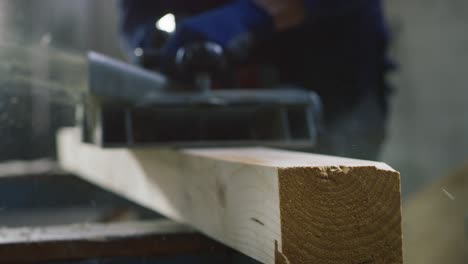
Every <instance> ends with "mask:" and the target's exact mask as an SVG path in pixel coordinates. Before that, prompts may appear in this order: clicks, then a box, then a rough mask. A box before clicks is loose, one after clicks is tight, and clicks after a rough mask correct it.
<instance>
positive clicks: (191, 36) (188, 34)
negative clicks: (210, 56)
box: [162, 0, 274, 59]
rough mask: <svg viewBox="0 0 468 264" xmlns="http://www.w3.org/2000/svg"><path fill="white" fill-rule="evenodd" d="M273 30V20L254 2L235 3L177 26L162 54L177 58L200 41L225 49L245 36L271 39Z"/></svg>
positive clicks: (239, 0)
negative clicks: (188, 47) (268, 36)
mask: <svg viewBox="0 0 468 264" xmlns="http://www.w3.org/2000/svg"><path fill="white" fill-rule="evenodd" d="M273 30H274V24H273V19H272V17H271V16H270V15H269V14H268V13H267V12H266V11H265V10H263V9H261V8H260V7H258V6H257V5H256V4H254V3H253V2H252V1H251V0H236V1H234V2H232V3H230V4H227V5H224V6H222V7H220V8H217V9H214V10H211V11H207V12H205V13H202V14H200V15H197V16H194V17H191V18H188V19H186V20H184V21H182V22H181V23H179V24H177V29H176V32H175V34H174V35H173V36H172V37H171V38H170V39H169V41H168V42H167V43H166V45H165V46H164V47H163V49H162V53H163V55H164V57H165V58H166V59H170V58H174V57H175V55H176V53H177V50H178V49H179V48H181V47H182V46H184V45H185V44H188V43H192V42H197V41H209V42H215V43H217V44H219V45H221V47H223V48H226V47H228V46H229V45H231V43H232V42H233V41H235V40H236V38H238V37H241V36H242V35H244V34H253V35H257V36H258V35H263V34H265V35H268V34H270V33H272V32H273Z"/></svg>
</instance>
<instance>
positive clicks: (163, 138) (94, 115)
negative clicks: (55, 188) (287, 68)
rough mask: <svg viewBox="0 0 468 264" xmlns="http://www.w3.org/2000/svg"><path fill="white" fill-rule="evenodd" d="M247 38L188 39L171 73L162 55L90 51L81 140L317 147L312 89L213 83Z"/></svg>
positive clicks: (317, 108)
mask: <svg viewBox="0 0 468 264" xmlns="http://www.w3.org/2000/svg"><path fill="white" fill-rule="evenodd" d="M245 43H246V41H245V40H244V41H243V45H236V46H237V51H236V50H235V49H232V50H231V51H229V52H227V51H225V50H223V49H222V48H221V47H220V46H219V45H217V44H216V43H210V42H198V43H191V44H188V45H186V46H184V47H182V48H181V49H180V50H178V52H177V56H176V58H174V59H173V61H171V63H170V65H171V66H170V67H168V68H171V69H173V74H168V73H162V72H158V71H157V70H156V69H158V66H159V65H160V64H162V63H166V65H168V64H167V61H165V62H164V61H161V60H162V59H161V58H160V57H159V55H158V52H149V51H145V52H144V53H143V54H144V56H142V58H141V61H140V64H141V65H143V66H145V68H146V69H145V68H143V67H139V66H136V65H132V64H128V63H124V62H120V61H117V60H114V59H111V58H109V57H106V56H104V55H101V54H98V53H95V52H90V53H89V54H88V62H89V85H88V89H87V92H86V94H85V95H84V100H83V107H82V109H83V111H82V114H80V115H79V118H78V121H79V123H80V124H81V127H82V136H83V141H84V142H88V143H93V144H97V145H100V146H102V147H144V146H161V147H175V148H179V147H223V146H269V147H279V148H287V149H311V148H313V147H314V146H315V145H316V143H317V137H318V132H319V127H320V115H321V113H320V112H321V103H320V98H319V96H318V95H317V94H316V93H315V92H313V91H309V90H305V89H301V88H298V87H293V86H288V85H279V86H277V87H269V88H266V89H265V88H262V89H260V88H245V87H243V88H236V87H229V88H225V87H221V88H219V87H216V89H215V88H214V86H215V85H214V83H213V81H212V80H213V76H214V75H215V74H218V73H219V72H221V71H224V72H229V70H230V69H231V68H230V66H229V65H230V63H231V62H232V61H235V59H232V58H233V57H235V58H237V59H238V58H239V57H241V56H245V52H239V50H242V49H244V50H246V48H245V47H246V46H247V45H245ZM239 47H241V48H239ZM227 54H229V56H228V55H227ZM233 54H234V55H233ZM230 58H231V59H230Z"/></svg>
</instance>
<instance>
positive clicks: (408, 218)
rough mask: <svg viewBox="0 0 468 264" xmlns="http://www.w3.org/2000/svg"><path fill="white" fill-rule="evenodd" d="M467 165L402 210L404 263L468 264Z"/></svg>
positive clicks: (409, 201) (434, 185)
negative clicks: (467, 221)
mask: <svg viewBox="0 0 468 264" xmlns="http://www.w3.org/2000/svg"><path fill="white" fill-rule="evenodd" d="M467 201H468V164H467V165H465V166H463V167H462V168H460V169H458V170H456V171H454V172H453V173H450V174H449V175H447V176H445V177H442V178H441V179H440V180H437V181H435V182H434V183H432V184H430V185H429V186H427V187H425V188H424V189H423V190H421V191H420V192H418V193H416V194H414V195H413V196H412V197H410V198H409V199H408V200H407V201H406V202H405V204H404V206H403V234H404V236H405V240H404V249H405V250H404V253H405V254H404V260H405V262H406V263H411V264H413V263H414V264H438V263H450V264H466V263H468V233H467V231H468V229H467V228H468V226H465V223H464V222H465V219H467V217H468V203H467Z"/></svg>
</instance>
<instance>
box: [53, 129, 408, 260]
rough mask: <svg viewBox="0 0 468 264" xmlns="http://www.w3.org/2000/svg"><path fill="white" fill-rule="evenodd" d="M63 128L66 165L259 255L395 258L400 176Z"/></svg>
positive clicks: (260, 151) (386, 170) (299, 157)
mask: <svg viewBox="0 0 468 264" xmlns="http://www.w3.org/2000/svg"><path fill="white" fill-rule="evenodd" d="M78 138H79V135H78V130H74V129H65V130H62V131H61V132H60V133H59V136H58V143H59V144H58V145H59V157H60V162H61V164H62V165H63V166H64V167H65V168H66V169H68V170H71V171H74V172H76V173H78V174H79V175H80V176H81V177H83V178H85V179H87V180H89V181H91V182H94V183H95V184H97V185H100V186H102V187H104V188H107V189H109V190H112V191H114V192H116V193H118V194H121V195H123V196H125V197H127V198H129V199H131V200H134V201H135V202H137V203H140V204H142V205H144V206H146V207H148V208H152V209H154V210H157V211H158V212H160V213H162V214H164V215H166V216H168V217H169V218H172V219H174V220H176V221H179V222H182V223H185V224H188V225H191V226H193V227H195V228H196V229H198V230H200V231H201V232H203V233H204V234H206V235H208V236H210V237H212V238H214V239H216V240H218V241H221V242H223V243H225V244H226V245H228V246H230V247H232V248H234V249H237V250H239V251H241V252H242V253H244V254H246V255H248V256H251V257H253V258H254V259H257V260H259V261H261V262H264V263H401V262H402V237H401V202H400V178H399V174H398V173H397V172H395V171H394V170H393V169H391V168H390V167H389V166H387V165H385V164H383V163H378V162H370V161H361V160H352V159H344V158H336V157H331V156H323V155H313V154H304V153H299V152H289V151H280V150H273V149H266V148H233V149H191V150H188V149H186V150H161V149H151V148H148V149H138V150H130V149H100V148H98V147H95V146H91V145H86V144H82V143H81V142H79V140H78Z"/></svg>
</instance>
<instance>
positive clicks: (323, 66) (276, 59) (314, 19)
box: [121, 0, 389, 118]
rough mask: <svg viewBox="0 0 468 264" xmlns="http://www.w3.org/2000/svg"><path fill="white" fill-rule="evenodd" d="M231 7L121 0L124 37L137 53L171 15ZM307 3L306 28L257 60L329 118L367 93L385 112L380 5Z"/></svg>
mask: <svg viewBox="0 0 468 264" xmlns="http://www.w3.org/2000/svg"><path fill="white" fill-rule="evenodd" d="M285 1H286V0H285ZM227 2H230V1H223V0H203V1H193V0H159V1H158V0H137V1H135V0H122V1H121V7H122V20H121V30H122V36H123V37H124V39H125V41H126V42H127V43H128V45H129V48H130V49H132V48H135V47H138V45H139V44H140V43H141V42H142V41H144V38H145V35H146V34H147V31H145V29H147V30H151V29H152V28H153V25H154V22H155V21H156V20H157V18H159V17H161V16H162V15H164V14H166V13H168V12H171V13H175V14H184V15H191V14H197V13H200V12H203V11H206V10H208V9H211V8H216V7H217V6H220V5H222V4H225V3H227ZM305 2H306V3H309V4H308V7H309V8H310V10H308V11H309V12H308V13H309V16H308V18H307V20H306V22H305V23H303V24H302V25H301V26H298V27H295V28H292V29H290V30H287V31H285V32H282V33H277V34H275V35H274V36H272V37H271V38H270V39H268V41H265V43H263V44H262V45H261V46H260V47H259V48H258V50H257V52H256V54H255V57H256V58H257V59H258V60H260V61H262V62H265V63H270V64H272V65H275V66H276V67H277V68H278V69H279V74H280V79H281V81H282V82H284V83H289V84H295V85H298V86H302V87H304V88H307V89H311V90H315V91H317V92H318V93H319V94H320V96H321V97H322V99H323V101H324V107H325V113H326V114H327V115H331V116H329V118H333V115H340V113H344V112H346V111H347V109H349V107H352V106H353V104H356V103H357V102H358V101H359V98H361V97H362V96H364V95H366V94H368V93H373V94H377V98H379V100H380V104H381V106H382V109H383V111H385V109H386V94H387V90H386V86H385V84H384V73H385V72H386V71H387V69H388V68H389V63H388V60H387V58H386V51H387V43H388V32H387V29H386V25H385V22H384V17H383V12H382V7H381V5H382V4H381V1H380V0H305ZM311 3H312V4H311ZM220 30H222V29H220Z"/></svg>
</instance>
